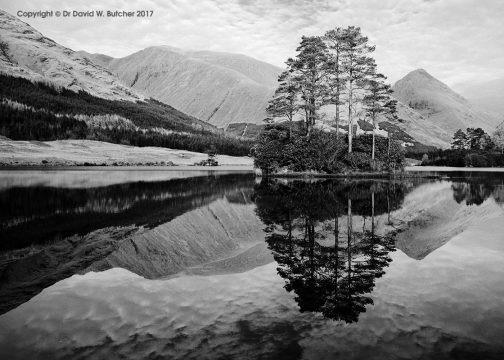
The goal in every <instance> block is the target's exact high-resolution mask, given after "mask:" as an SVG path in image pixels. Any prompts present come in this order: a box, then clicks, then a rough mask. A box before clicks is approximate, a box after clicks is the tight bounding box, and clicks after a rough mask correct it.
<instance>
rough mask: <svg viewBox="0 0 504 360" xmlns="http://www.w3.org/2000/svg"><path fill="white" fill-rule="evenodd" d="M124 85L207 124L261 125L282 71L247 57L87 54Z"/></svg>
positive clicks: (154, 50)
mask: <svg viewBox="0 0 504 360" xmlns="http://www.w3.org/2000/svg"><path fill="white" fill-rule="evenodd" d="M88 57H89V58H90V59H92V60H93V61H96V62H97V63H101V64H102V65H104V66H107V67H108V69H109V70H110V71H111V72H113V73H115V74H117V75H118V77H119V78H120V79H121V80H122V81H123V82H124V83H125V84H127V85H129V86H131V87H132V88H134V89H137V90H139V91H141V92H144V93H145V94H147V95H149V96H151V97H153V98H155V99H157V100H160V101H162V102H164V103H167V104H169V105H171V106H173V107H175V108H177V109H179V110H181V111H183V112H185V113H187V114H189V115H192V116H194V117H197V118H199V119H201V120H204V121H207V122H209V123H210V124H213V125H216V126H218V127H221V128H226V127H227V126H228V125H229V124H231V123H255V124H260V123H262V121H263V120H264V118H265V117H266V114H265V108H266V104H267V102H268V101H269V99H270V98H271V96H272V94H273V91H274V89H275V87H276V79H277V77H278V74H279V73H280V72H281V69H280V68H278V67H276V66H273V65H270V64H267V63H264V62H261V61H258V60H255V59H252V58H250V57H247V56H244V55H239V54H230V53H219V52H210V51H184V50H180V49H177V48H173V47H168V46H155V47H149V48H146V49H144V50H142V51H139V52H137V53H134V54H132V55H130V56H127V57H125V58H121V59H113V60H110V61H109V59H107V58H103V56H100V55H99V54H93V55H91V54H88Z"/></svg>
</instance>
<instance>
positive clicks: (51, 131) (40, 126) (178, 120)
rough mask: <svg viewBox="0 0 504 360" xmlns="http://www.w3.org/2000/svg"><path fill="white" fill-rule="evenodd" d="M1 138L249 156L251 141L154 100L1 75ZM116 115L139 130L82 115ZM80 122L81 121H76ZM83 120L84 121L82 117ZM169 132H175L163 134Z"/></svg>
mask: <svg viewBox="0 0 504 360" xmlns="http://www.w3.org/2000/svg"><path fill="white" fill-rule="evenodd" d="M0 99H2V100H7V99H8V100H9V101H10V102H16V103H18V104H22V105H21V106H12V104H9V103H8V102H7V101H2V103H0V134H1V135H4V136H6V137H8V138H11V139H13V140H40V141H48V140H56V139H91V140H100V141H107V142H112V143H118V144H128V145H134V146H159V147H168V148H173V149H182V150H189V151H197V152H205V151H208V150H209V149H215V150H216V151H217V152H218V153H219V154H226V155H234V156H246V155H248V154H249V153H250V149H251V147H252V145H253V143H252V141H250V140H240V139H238V138H234V137H230V136H226V135H224V134H223V133H222V132H221V131H218V130H217V129H216V128H214V127H213V126H211V125H208V124H205V123H204V122H202V121H200V120H198V119H195V118H192V117H190V116H187V115H185V114H183V113H181V112H179V111H177V110H176V109H174V108H172V107H170V106H168V105H166V104H163V103H160V102H158V101H155V100H150V101H148V102H138V103H133V102H128V101H112V100H106V99H102V98H98V97H95V96H92V95H90V94H88V93H86V92H83V91H81V92H79V93H76V92H73V91H70V90H67V89H57V88H55V87H53V86H51V85H47V84H44V83H32V82H30V81H28V80H26V79H22V78H16V77H12V76H7V75H1V74H0ZM114 114H115V115H118V116H119V117H123V118H125V119H129V120H131V122H132V123H133V124H134V125H135V126H136V127H138V128H142V129H141V130H138V129H134V128H131V127H129V128H128V127H124V126H108V127H103V126H89V125H87V124H86V122H85V121H81V120H79V118H80V117H79V116H78V115H84V116H96V115H114ZM76 117H77V118H76ZM81 117H82V116H81ZM156 129H165V130H169V131H172V133H169V132H167V133H162V132H159V131H156Z"/></svg>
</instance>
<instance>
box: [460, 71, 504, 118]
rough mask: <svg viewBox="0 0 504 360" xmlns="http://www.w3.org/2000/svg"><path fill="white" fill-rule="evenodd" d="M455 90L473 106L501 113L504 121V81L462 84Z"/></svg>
mask: <svg viewBox="0 0 504 360" xmlns="http://www.w3.org/2000/svg"><path fill="white" fill-rule="evenodd" d="M454 88H455V90H457V92H459V93H460V94H461V95H462V96H464V97H465V98H466V99H468V100H469V101H470V102H471V103H472V104H474V105H476V106H479V107H481V108H482V109H485V110H487V111H493V112H496V113H499V114H500V116H501V119H503V120H504V79H495V80H492V81H485V82H478V83H461V84H457V85H455V86H454Z"/></svg>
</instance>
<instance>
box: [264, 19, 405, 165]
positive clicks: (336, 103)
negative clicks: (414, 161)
mask: <svg viewBox="0 0 504 360" xmlns="http://www.w3.org/2000/svg"><path fill="white" fill-rule="evenodd" d="M374 49H375V48H374V46H371V45H369V44H368V38H367V37H365V36H363V35H362V34H361V30H360V28H358V27H353V26H350V27H348V28H336V29H334V30H330V31H328V32H326V33H325V34H324V36H308V37H305V36H303V37H302V39H301V43H300V45H299V47H298V48H297V55H296V57H295V58H289V59H288V60H287V62H286V65H287V69H286V70H285V71H284V72H282V74H281V75H280V76H279V78H278V82H279V86H278V88H277V89H276V91H275V94H274V96H273V99H272V100H271V101H270V103H269V105H268V108H267V113H268V118H267V119H266V122H268V123H274V122H278V121H281V120H284V121H285V122H286V123H287V124H288V137H289V138H291V141H290V142H289V143H286V144H285V145H286V146H289V145H290V144H292V143H297V142H299V141H302V140H300V139H297V138H299V137H304V138H306V139H307V143H309V144H310V146H309V149H307V151H320V150H321V149H320V147H321V144H320V143H317V142H318V141H325V140H326V138H327V137H331V138H332V136H331V135H328V136H322V135H320V134H319V133H317V131H316V127H315V124H316V121H317V120H319V119H321V118H322V114H321V111H320V110H321V108H322V107H324V106H325V107H326V108H329V107H331V106H333V107H334V110H335V116H334V128H335V129H336V131H335V132H334V133H335V134H334V135H335V136H334V140H333V141H332V142H334V143H333V144H330V145H328V146H329V148H326V147H324V146H322V148H323V149H322V150H323V151H322V152H324V153H327V152H329V153H330V154H331V157H334V155H336V154H335V153H334V152H333V150H334V149H338V151H337V153H338V154H339V152H340V151H339V149H341V148H343V147H344V148H346V152H347V153H348V154H352V153H353V152H354V151H356V149H355V142H356V141H357V139H356V126H355V123H356V122H357V120H360V118H359V116H363V117H364V118H365V119H366V120H367V121H368V122H369V123H370V126H371V130H372V144H371V148H370V152H369V156H368V157H369V161H368V164H367V165H366V167H369V166H371V167H372V168H374V169H376V168H377V164H376V163H375V161H376V157H377V152H378V151H379V149H377V147H376V146H375V145H376V138H377V136H376V134H375V130H376V126H377V120H378V118H379V117H385V118H390V119H395V118H397V115H396V113H397V111H396V104H397V101H396V100H394V99H393V98H392V96H391V93H392V90H391V88H390V85H388V84H386V83H385V79H386V78H385V76H384V75H382V74H380V73H378V71H377V66H376V63H375V61H374V59H373V58H372V57H371V53H372V52H373V51H374ZM343 113H344V118H346V120H347V124H346V125H347V126H346V127H344V126H342V125H341V122H342V118H343V117H342V115H343ZM298 118H301V119H302V122H301V124H302V126H301V128H302V131H300V130H299V128H300V126H299V125H297V124H296V119H298ZM341 129H345V130H346V132H347V137H346V140H344V139H341V138H340V130H341ZM269 131H273V132H275V131H277V128H276V127H274V126H273V127H267V128H266V129H265V132H266V133H267V132H269ZM261 136H262V137H263V138H264V137H265V138H268V137H271V136H272V135H269V134H266V135H265V134H264V133H263V134H262V135H261ZM261 136H260V138H261ZM292 138H294V139H292ZM263 140H264V139H259V142H258V145H257V146H256V152H255V154H256V155H260V154H261V153H262V151H263V148H262V147H263V145H265V142H264V141H263ZM380 141H381V140H380ZM277 150H278V151H283V149H282V148H279V149H277ZM320 155H322V154H320ZM324 155H329V154H324ZM263 160H264V159H260V160H259V161H258V163H257V165H260V164H259V163H261V164H262V163H263V162H264V161H263ZM300 160H303V159H300ZM294 166H297V165H296V164H294ZM297 167H299V166H297ZM306 170H312V169H306Z"/></svg>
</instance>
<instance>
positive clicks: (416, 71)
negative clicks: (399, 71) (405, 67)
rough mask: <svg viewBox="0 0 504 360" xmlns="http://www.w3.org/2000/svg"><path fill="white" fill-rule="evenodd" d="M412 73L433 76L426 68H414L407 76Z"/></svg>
mask: <svg viewBox="0 0 504 360" xmlns="http://www.w3.org/2000/svg"><path fill="white" fill-rule="evenodd" d="M410 75H421V76H427V77H430V78H431V77H433V76H432V75H431V74H429V73H428V72H427V71H426V70H425V69H416V70H413V71H411V72H410V73H409V74H408V75H406V76H410Z"/></svg>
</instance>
